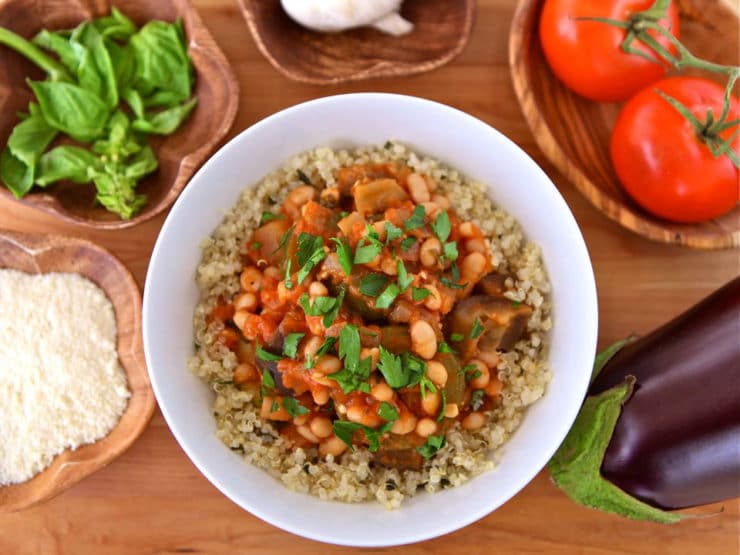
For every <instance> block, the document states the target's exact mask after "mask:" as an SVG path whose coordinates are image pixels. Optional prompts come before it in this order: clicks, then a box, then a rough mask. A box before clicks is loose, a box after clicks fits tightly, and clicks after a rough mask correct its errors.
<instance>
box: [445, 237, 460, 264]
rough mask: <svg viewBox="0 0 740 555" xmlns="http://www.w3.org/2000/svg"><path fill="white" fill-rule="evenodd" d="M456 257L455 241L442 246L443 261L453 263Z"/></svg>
mask: <svg viewBox="0 0 740 555" xmlns="http://www.w3.org/2000/svg"><path fill="white" fill-rule="evenodd" d="M457 256H458V253H457V243H455V241H450V242H449V243H445V244H444V245H443V246H442V257H443V258H444V259H445V260H449V261H450V262H454V261H455V260H457Z"/></svg>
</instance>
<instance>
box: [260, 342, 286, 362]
mask: <svg viewBox="0 0 740 555" xmlns="http://www.w3.org/2000/svg"><path fill="white" fill-rule="evenodd" d="M257 358H258V359H260V360H265V361H271V362H277V361H278V360H282V357H280V356H278V355H275V354H273V353H270V352H268V351H265V350H264V349H263V348H262V345H260V344H259V343H257Z"/></svg>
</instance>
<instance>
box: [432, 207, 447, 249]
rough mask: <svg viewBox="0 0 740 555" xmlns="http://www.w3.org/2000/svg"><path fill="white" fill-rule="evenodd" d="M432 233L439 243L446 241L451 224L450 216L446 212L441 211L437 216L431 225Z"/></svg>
mask: <svg viewBox="0 0 740 555" xmlns="http://www.w3.org/2000/svg"><path fill="white" fill-rule="evenodd" d="M431 227H432V231H433V232H434V234H435V235H436V236H437V239H439V241H440V243H444V242H445V241H447V238H448V237H449V236H450V231H452V224H450V216H449V215H448V214H447V212H446V211H442V212H440V213H439V215H438V216H437V220H436V221H435V222H433V223H432V224H431Z"/></svg>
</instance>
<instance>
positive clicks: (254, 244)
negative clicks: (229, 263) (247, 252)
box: [249, 241, 262, 251]
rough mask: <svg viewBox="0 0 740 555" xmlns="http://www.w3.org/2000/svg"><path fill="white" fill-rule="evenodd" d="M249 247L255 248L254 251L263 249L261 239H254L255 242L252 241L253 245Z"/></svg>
mask: <svg viewBox="0 0 740 555" xmlns="http://www.w3.org/2000/svg"><path fill="white" fill-rule="evenodd" d="M249 248H250V249H251V250H253V251H256V250H259V249H261V248H262V243H260V242H259V241H254V242H253V243H252V244H251V245H250V246H249Z"/></svg>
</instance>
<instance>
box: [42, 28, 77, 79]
mask: <svg viewBox="0 0 740 555" xmlns="http://www.w3.org/2000/svg"><path fill="white" fill-rule="evenodd" d="M31 42H33V43H34V44H35V45H36V46H40V47H41V48H45V49H46V50H50V51H51V52H54V53H55V54H56V55H57V56H59V59H60V60H61V62H62V64H64V66H65V67H66V68H67V69H68V70H69V72H70V73H71V74H73V75H76V74H77V67H78V66H79V65H80V60H81V59H82V54H83V52H84V50H85V49H84V47H83V46H82V45H81V44H77V43H73V42H70V41H69V40H68V39H66V38H64V37H62V36H61V35H59V34H58V33H52V32H50V31H47V30H46V29H43V30H42V31H40V32H39V33H38V34H37V35H36V36H35V37H33V40H32V41H31Z"/></svg>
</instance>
